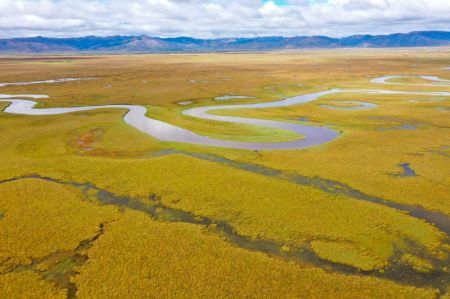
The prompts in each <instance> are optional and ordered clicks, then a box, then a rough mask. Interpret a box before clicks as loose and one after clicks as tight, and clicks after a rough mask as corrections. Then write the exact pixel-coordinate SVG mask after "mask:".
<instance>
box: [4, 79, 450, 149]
mask: <svg viewBox="0 0 450 299" xmlns="http://www.w3.org/2000/svg"><path fill="white" fill-rule="evenodd" d="M58 80H62V79H58ZM54 81H57V80H54ZM42 82H43V81H34V83H35V84H40V83H42ZM21 83H27V84H32V83H33V82H21ZM21 83H19V84H21ZM46 83H48V81H46ZM338 93H365V94H415V95H432V96H446V97H447V96H450V92H424V91H411V92H410V91H391V90H371V89H361V90H342V89H331V90H326V91H321V92H316V93H310V94H305V95H300V96H295V97H291V98H287V99H284V100H280V101H274V102H265V103H256V104H236V105H219V106H209V107H197V108H192V109H187V110H184V111H183V114H184V115H187V116H191V117H198V118H203V119H209V120H215V121H223V122H231V123H242V124H248V125H256V126H264V127H269V128H276V129H284V130H289V131H292V132H295V133H297V134H299V139H298V140H294V141H287V142H239V141H227V140H220V139H214V138H210V137H207V136H202V135H199V134H196V133H194V132H192V131H189V130H187V129H183V128H180V127H177V126H174V125H171V124H168V123H166V122H163V121H159V120H156V119H152V118H149V117H147V116H146V114H147V108H146V107H144V106H139V105H104V106H84V107H68V108H39V109H35V108H34V106H35V105H36V104H37V103H36V102H34V101H31V100H23V99H20V98H33V99H42V98H48V96H46V95H5V94H3V95H2V94H0V99H3V100H0V101H2V102H10V105H9V106H8V107H6V108H5V109H4V112H6V113H13V114H24V115H57V114H65V113H72V112H79V111H88V110H95V109H112V108H114V109H125V110H128V112H127V113H126V114H125V115H124V117H123V119H124V121H125V122H126V123H128V124H130V125H131V126H133V127H135V128H136V129H138V130H140V131H142V132H144V133H146V134H148V135H150V136H152V137H154V138H156V139H158V140H161V141H168V142H183V143H190V144H199V145H208V146H218V147H225V148H235V149H250V150H275V149H303V148H308V147H312V146H317V145H321V144H324V143H326V142H329V141H332V140H333V139H335V138H337V137H338V136H339V133H338V132H337V131H335V130H332V129H330V128H327V127H320V126H312V125H311V126H308V125H303V124H298V123H289V122H282V121H272V120H262V119H253V118H244V117H233V116H220V115H213V114H209V112H210V111H213V110H227V109H259V108H272V107H286V106H290V105H299V104H303V103H308V102H311V101H315V100H317V99H319V98H320V97H322V96H326V95H332V94H338Z"/></svg>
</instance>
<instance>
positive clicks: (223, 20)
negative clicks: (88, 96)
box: [0, 0, 450, 38]
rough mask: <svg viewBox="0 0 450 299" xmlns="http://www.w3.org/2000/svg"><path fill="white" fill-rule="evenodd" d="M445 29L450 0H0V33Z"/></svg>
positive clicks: (203, 34)
mask: <svg viewBox="0 0 450 299" xmlns="http://www.w3.org/2000/svg"><path fill="white" fill-rule="evenodd" d="M416 30H446V31H450V0H239V1H237V0H210V1H207V0H206V1H205V0H137V1H127V0H0V38H11V37H29V36H47V37H75V36H86V35H97V36H108V35H144V34H145V35H149V36H159V37H177V36H191V37H196V38H221V37H255V36H299V35H328V36H333V37H342V36H348V35H352V34H388V33H394V32H410V31H416Z"/></svg>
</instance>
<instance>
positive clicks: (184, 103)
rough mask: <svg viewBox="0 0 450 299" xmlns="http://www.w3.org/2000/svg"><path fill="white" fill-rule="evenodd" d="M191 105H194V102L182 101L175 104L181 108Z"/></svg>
mask: <svg viewBox="0 0 450 299" xmlns="http://www.w3.org/2000/svg"><path fill="white" fill-rule="evenodd" d="M192 103H194V102H193V101H182V102H177V104H178V105H181V106H186V105H190V104H192Z"/></svg>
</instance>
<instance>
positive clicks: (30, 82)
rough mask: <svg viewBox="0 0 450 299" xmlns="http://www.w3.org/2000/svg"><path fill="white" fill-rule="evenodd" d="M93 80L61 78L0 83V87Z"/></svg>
mask: <svg viewBox="0 0 450 299" xmlns="http://www.w3.org/2000/svg"><path fill="white" fill-rule="evenodd" d="M95 79H96V78H63V79H54V80H42V81H29V82H12V83H0V87H3V86H21V85H34V84H54V83H63V82H70V81H83V80H95Z"/></svg>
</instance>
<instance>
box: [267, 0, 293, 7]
mask: <svg viewBox="0 0 450 299" xmlns="http://www.w3.org/2000/svg"><path fill="white" fill-rule="evenodd" d="M269 1H271V0H263V3H265V2H269ZM272 2H273V3H275V4H276V5H278V6H284V5H287V4H288V2H287V1H286V0H272Z"/></svg>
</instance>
